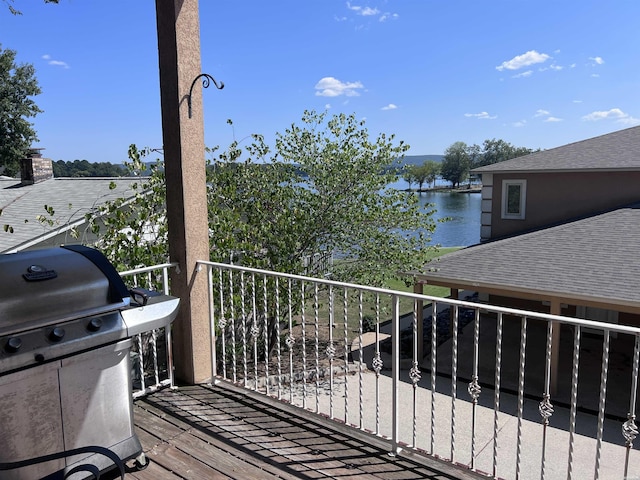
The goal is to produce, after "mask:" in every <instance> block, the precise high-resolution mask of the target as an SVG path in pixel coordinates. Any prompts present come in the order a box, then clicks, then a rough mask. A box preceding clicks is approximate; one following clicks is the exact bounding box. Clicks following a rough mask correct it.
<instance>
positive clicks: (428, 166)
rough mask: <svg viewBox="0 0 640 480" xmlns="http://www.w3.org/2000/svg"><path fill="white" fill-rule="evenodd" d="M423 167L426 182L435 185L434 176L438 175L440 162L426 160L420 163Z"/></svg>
mask: <svg viewBox="0 0 640 480" xmlns="http://www.w3.org/2000/svg"><path fill="white" fill-rule="evenodd" d="M422 168H423V169H424V173H425V178H426V181H427V182H428V183H430V184H431V186H432V187H435V186H436V178H438V175H440V169H441V165H440V162H436V161H434V160H427V161H426V162H424V164H423V165H422Z"/></svg>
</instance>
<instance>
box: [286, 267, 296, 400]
mask: <svg viewBox="0 0 640 480" xmlns="http://www.w3.org/2000/svg"><path fill="white" fill-rule="evenodd" d="M292 296H293V288H292V285H291V279H289V281H288V284H287V297H288V300H289V315H288V317H289V333H288V334H287V338H286V340H285V343H286V345H287V348H288V349H289V403H293V346H294V345H295V343H296V340H295V338H294V337H293V332H292V330H293V298H292Z"/></svg>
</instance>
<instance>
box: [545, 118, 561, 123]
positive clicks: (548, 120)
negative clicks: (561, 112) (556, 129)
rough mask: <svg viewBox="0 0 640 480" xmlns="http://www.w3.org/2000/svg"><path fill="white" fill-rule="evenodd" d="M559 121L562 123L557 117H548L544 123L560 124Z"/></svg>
mask: <svg viewBox="0 0 640 480" xmlns="http://www.w3.org/2000/svg"><path fill="white" fill-rule="evenodd" d="M561 121H562V119H561V118H558V117H549V118H547V119H545V122H552V123H553V122H561Z"/></svg>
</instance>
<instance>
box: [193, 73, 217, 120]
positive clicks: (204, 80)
mask: <svg viewBox="0 0 640 480" xmlns="http://www.w3.org/2000/svg"><path fill="white" fill-rule="evenodd" d="M200 78H202V87H203V88H209V85H210V83H211V82H213V84H214V85H215V86H216V88H217V89H218V90H222V89H223V88H224V83H222V82H219V83H218V82H217V81H216V79H215V78H213V77H212V76H211V75H209V74H208V73H201V74H200V75H198V76H197V77H196V78H194V79H193V82H191V88H189V95H187V106H188V108H189V118H191V95H192V94H193V87H195V86H196V82H197V81H198V79H200Z"/></svg>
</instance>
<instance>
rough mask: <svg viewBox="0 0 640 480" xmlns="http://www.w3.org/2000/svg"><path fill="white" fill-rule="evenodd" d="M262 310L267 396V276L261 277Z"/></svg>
mask: <svg viewBox="0 0 640 480" xmlns="http://www.w3.org/2000/svg"><path fill="white" fill-rule="evenodd" d="M262 310H263V314H262V315H263V317H264V387H265V393H266V395H269V394H270V392H269V383H270V380H269V352H270V350H271V349H270V345H269V304H268V301H267V275H266V274H263V275H262Z"/></svg>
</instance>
